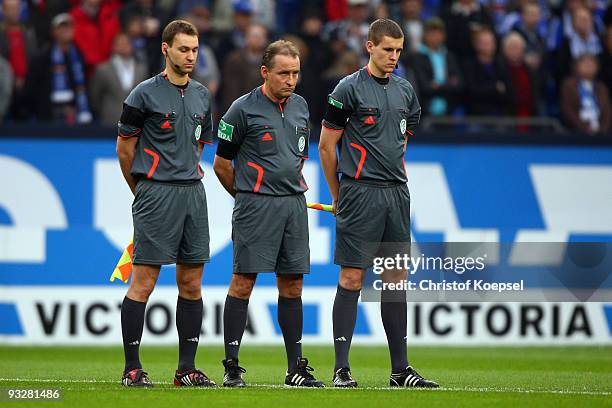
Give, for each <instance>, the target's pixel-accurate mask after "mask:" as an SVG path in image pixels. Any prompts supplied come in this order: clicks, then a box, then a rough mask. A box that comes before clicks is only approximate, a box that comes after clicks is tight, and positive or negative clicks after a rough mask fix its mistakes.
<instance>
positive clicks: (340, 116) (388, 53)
mask: <svg viewBox="0 0 612 408" xmlns="http://www.w3.org/2000/svg"><path fill="white" fill-rule="evenodd" d="M403 44H404V35H403V33H402V30H401V28H400V27H399V26H398V25H397V23H395V22H393V21H392V20H389V19H379V20H376V21H375V22H373V23H372V24H371V25H370V29H369V32H368V41H367V43H366V48H367V50H368V53H369V54H370V59H369V62H368V64H367V65H366V66H365V67H363V68H362V69H360V70H359V71H357V72H355V73H353V74H351V75H348V76H346V77H345V78H343V79H342V80H341V81H340V83H338V85H337V86H336V88H335V89H334V91H333V92H332V93H331V95H329V97H328V101H327V110H326V113H325V117H324V120H323V127H322V130H321V141H320V143H319V152H320V156H321V165H322V166H323V172H324V173H325V178H326V180H327V184H328V186H329V190H330V192H331V195H332V198H333V206H334V208H335V212H336V248H335V253H334V262H335V263H336V264H337V265H340V279H339V283H338V289H337V292H336V298H335V300H334V308H333V313H332V319H333V332H334V348H335V352H336V364H335V369H334V376H333V382H334V386H336V387H356V386H357V382H356V381H355V380H354V379H353V378H352V374H351V371H350V366H349V349H350V346H351V339H352V337H353V331H354V330H355V321H356V318H357V300H358V298H359V294H360V291H361V286H362V282H363V279H364V276H365V270H366V269H367V268H369V267H370V266H372V262H373V259H374V257H375V256H381V255H382V256H384V255H387V256H393V255H394V254H393V252H394V251H396V250H397V249H398V246H399V250H401V251H402V252H408V253H409V250H410V194H409V192H408V186H407V185H406V182H407V181H408V180H407V177H406V170H405V167H404V154H405V151H406V143H407V141H408V137H409V135H412V132H413V131H414V128H415V127H416V125H417V124H418V121H419V116H420V113H421V107H420V105H419V101H418V100H417V97H416V94H415V92H414V89H412V86H411V85H410V83H409V82H408V81H406V80H405V79H403V78H400V77H398V76H396V75H393V74H392V72H393V70H394V69H395V67H396V65H397V63H398V60H399V56H400V53H401V51H402V48H403ZM337 145H340V149H339V151H340V155H339V157H338V156H337V154H336V146H337ZM338 173H340V174H341V180H339V179H338ZM381 244H383V245H381ZM398 244H399V245H398ZM390 246H393V247H395V249H392V248H390ZM390 250H391V251H392V252H390V253H388V254H385V251H390ZM404 279H406V271H405V270H404V271H387V272H385V273H384V274H383V280H387V281H390V282H394V281H400V280H404ZM380 311H381V317H382V322H383V326H384V328H385V333H386V335H387V343H388V345H389V353H390V357H391V376H390V379H389V384H390V385H391V386H396V387H423V388H435V387H437V386H438V384H436V383H435V382H433V381H429V380H426V379H425V378H423V377H422V376H421V375H419V374H418V373H417V372H416V371H415V370H414V369H413V368H412V367H411V366H410V365H409V363H408V357H407V352H406V332H407V305H406V292H405V291H389V290H383V291H382V293H381V305H380Z"/></svg>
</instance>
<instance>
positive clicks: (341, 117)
mask: <svg viewBox="0 0 612 408" xmlns="http://www.w3.org/2000/svg"><path fill="white" fill-rule="evenodd" d="M350 117H351V111H347V110H344V109H341V108H338V107H337V106H334V105H332V104H329V103H328V104H327V109H326V110H325V116H324V117H323V119H325V121H326V122H327V123H330V124H332V125H334V126H338V127H339V128H342V129H344V127H345V126H346V122H348V120H349V118H350Z"/></svg>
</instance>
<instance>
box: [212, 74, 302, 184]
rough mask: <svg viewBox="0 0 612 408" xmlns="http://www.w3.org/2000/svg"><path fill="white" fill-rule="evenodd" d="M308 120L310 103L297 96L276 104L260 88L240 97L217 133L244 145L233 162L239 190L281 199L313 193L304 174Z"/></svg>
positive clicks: (224, 118) (231, 107) (235, 180)
mask: <svg viewBox="0 0 612 408" xmlns="http://www.w3.org/2000/svg"><path fill="white" fill-rule="evenodd" d="M308 121H309V113H308V105H307V104H306V101H305V100H304V98H302V97H301V96H299V95H296V94H291V96H289V97H288V98H287V99H286V100H285V101H283V102H281V101H278V102H273V101H272V100H270V99H269V98H268V97H267V96H266V95H264V93H263V86H260V87H257V88H255V89H254V90H252V91H251V92H249V93H248V94H246V95H243V96H241V97H240V98H238V99H236V100H235V101H234V103H232V105H231V106H230V108H229V109H228V111H227V112H226V113H225V115H223V118H222V120H221V122H219V130H218V137H219V138H220V139H223V140H225V141H228V142H230V143H233V144H236V145H239V146H240V148H239V150H238V154H237V155H236V157H235V158H234V187H235V189H236V191H237V192H251V193H258V194H268V195H278V196H280V195H291V194H300V193H303V192H304V191H306V190H308V186H307V185H306V181H305V180H304V177H303V176H302V167H303V166H304V160H305V159H306V158H308V138H309V136H310V129H309V122H308Z"/></svg>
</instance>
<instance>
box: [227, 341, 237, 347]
mask: <svg viewBox="0 0 612 408" xmlns="http://www.w3.org/2000/svg"><path fill="white" fill-rule="evenodd" d="M227 345H228V346H239V345H240V342H239V341H238V340H234V341H232V342H231V343H227Z"/></svg>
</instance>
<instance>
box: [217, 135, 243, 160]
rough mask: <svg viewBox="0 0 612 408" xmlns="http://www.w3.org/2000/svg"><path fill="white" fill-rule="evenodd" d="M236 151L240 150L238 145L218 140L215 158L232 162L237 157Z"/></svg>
mask: <svg viewBox="0 0 612 408" xmlns="http://www.w3.org/2000/svg"><path fill="white" fill-rule="evenodd" d="M238 150H240V145H237V144H234V143H231V142H228V141H227V140H223V139H219V144H217V156H219V157H222V158H224V159H226V160H234V157H236V156H237V155H238Z"/></svg>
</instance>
